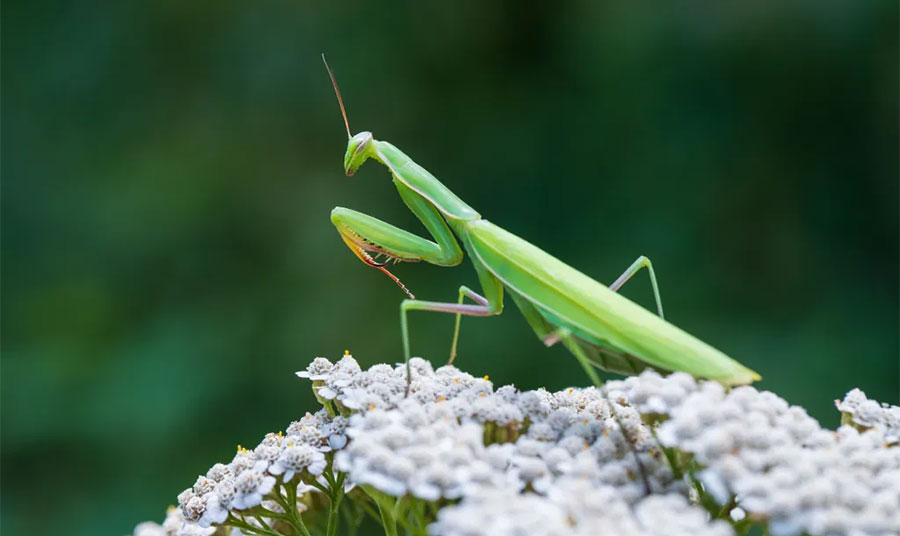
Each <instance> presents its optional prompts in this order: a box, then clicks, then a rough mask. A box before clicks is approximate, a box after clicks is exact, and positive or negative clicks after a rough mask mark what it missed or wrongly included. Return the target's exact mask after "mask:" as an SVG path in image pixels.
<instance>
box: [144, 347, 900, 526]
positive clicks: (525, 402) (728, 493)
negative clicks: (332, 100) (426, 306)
mask: <svg viewBox="0 0 900 536" xmlns="http://www.w3.org/2000/svg"><path fill="white" fill-rule="evenodd" d="M407 370H408V369H407V367H406V366H405V365H404V364H398V365H386V364H381V365H374V366H372V367H370V368H368V369H362V368H361V367H360V366H359V364H358V363H357V362H356V360H355V359H354V358H353V357H352V356H351V355H350V354H349V352H347V353H346V354H345V355H344V356H343V357H342V358H341V359H340V360H338V361H337V362H336V363H332V362H331V361H329V360H327V359H325V358H316V359H315V360H314V361H313V362H312V363H311V364H310V365H309V366H308V367H307V368H306V369H305V370H303V371H300V372H298V373H297V375H298V376H299V377H301V378H303V379H305V380H308V381H311V382H312V389H313V392H314V394H315V395H316V398H317V400H318V401H319V402H320V403H321V404H322V409H320V410H318V411H315V412H309V413H306V414H305V415H303V416H302V417H300V418H299V419H298V420H296V421H294V422H292V423H290V424H289V425H288V426H287V428H286V429H285V430H284V431H283V432H274V433H269V434H266V435H265V436H264V437H263V439H262V440H261V441H260V443H259V444H258V445H256V446H255V447H254V448H252V449H248V448H243V447H239V448H238V451H237V453H236V454H235V455H234V457H233V458H232V460H231V461H230V462H228V463H217V464H214V465H213V466H212V467H211V468H210V469H209V470H208V471H207V472H206V474H205V475H201V476H199V477H198V478H197V479H196V480H195V482H194V484H193V485H192V486H191V487H189V488H187V489H185V490H184V491H183V492H182V493H181V494H179V495H178V507H177V508H173V509H171V510H170V511H169V513H168V515H167V517H166V520H165V522H164V523H163V524H162V525H156V524H155V523H143V524H141V525H138V526H137V527H136V528H135V532H134V534H135V535H136V536H162V535H165V536H209V535H211V534H212V533H213V531H215V530H216V527H230V528H231V529H233V531H234V532H232V533H230V534H238V532H237V531H240V533H241V534H247V535H253V534H271V533H279V534H294V533H304V534H305V533H307V532H309V533H310V534H316V531H317V530H319V528H320V527H324V529H323V530H324V532H323V533H326V534H333V533H334V532H333V531H334V530H335V525H334V524H335V523H337V521H336V520H338V519H341V518H342V517H343V518H345V519H348V520H352V519H354V516H353V515H351V516H349V517H348V516H346V515H343V516H341V515H339V513H340V512H338V511H337V509H336V508H337V507H334V506H333V505H340V504H341V503H342V501H344V504H347V503H348V502H358V501H361V502H365V503H368V502H371V503H374V504H370V505H369V506H368V507H365V506H364V507H362V509H361V510H359V512H363V511H366V509H368V511H369V512H371V513H375V512H378V513H380V514H379V515H378V516H377V517H379V518H380V519H379V520H380V521H381V522H382V523H383V524H385V527H386V530H387V531H388V533H393V532H396V530H397V528H396V526H395V525H396V524H397V523H400V524H402V526H404V527H406V528H409V529H410V530H411V531H412V532H416V533H425V532H426V531H427V532H428V533H429V534H432V535H435V536H476V535H482V534H484V535H488V534H490V535H492V536H493V535H501V536H502V535H510V536H512V535H516V536H518V535H520V534H542V535H555V534H559V535H563V534H566V535H568V534H574V535H576V536H581V535H585V536H586V535H589V534H591V535H592V534H607V533H608V534H621V535H642V536H643V535H652V536H657V535H659V536H662V535H670V534H685V535H687V534H689V535H691V536H728V535H732V534H735V530H734V527H737V528H739V529H740V532H741V533H743V532H744V531H745V530H746V529H747V527H748V526H750V525H753V524H759V525H764V526H765V529H766V530H767V531H768V532H769V533H770V534H772V535H773V536H794V535H796V536H799V535H801V534H808V535H810V536H831V535H839V534H847V535H854V536H855V535H863V534H865V535H874V536H888V535H897V534H900V517H898V516H897V515H896V512H897V511H898V510H900V445H898V435H900V425H898V421H900V417H898V411H900V408H897V407H896V406H888V405H884V404H879V403H878V402H875V401H872V400H869V399H867V398H866V396H865V395H864V394H863V393H862V391H859V390H853V391H851V392H849V393H848V394H847V396H846V397H845V398H844V399H843V400H841V401H838V402H837V406H838V409H839V410H840V411H842V412H843V414H844V418H843V422H844V424H845V425H844V426H841V427H840V428H838V429H837V430H826V429H823V428H822V427H821V426H820V425H819V423H818V422H817V421H816V420H815V419H813V418H811V417H810V416H809V415H808V414H807V413H806V412H805V411H804V410H803V409H802V408H800V407H797V406H791V405H790V404H788V403H787V402H785V401H784V400H783V399H781V398H780V397H778V396H776V395H775V394H773V393H770V392H766V391H758V390H757V389H754V388H752V387H737V388H733V389H731V390H727V389H726V388H724V387H723V386H722V385H720V384H718V383H715V382H711V381H696V380H695V379H694V378H692V377H691V376H689V375H687V374H684V373H674V374H669V375H667V376H663V375H661V374H659V373H657V372H654V371H650V370H648V371H645V372H643V373H642V374H640V375H639V376H633V377H630V378H626V379H624V380H618V381H610V382H608V383H606V384H605V385H604V386H603V387H602V388H595V387H588V388H576V387H571V388H567V389H563V390H560V391H556V392H551V391H547V390H545V389H537V390H532V391H520V390H518V389H516V388H515V387H514V386H510V385H507V386H500V387H496V388H495V386H494V383H493V382H491V381H490V379H489V378H488V377H486V376H484V377H479V376H477V375H471V374H468V373H466V372H463V371H461V370H459V369H457V368H455V367H452V366H443V367H440V368H437V369H435V368H433V367H432V366H431V364H430V363H428V362H427V361H425V360H422V359H418V358H414V359H412V360H411V361H410V363H409V370H411V371H412V377H411V382H409V387H410V388H409V392H408V393H407V381H408V378H407ZM329 505H332V506H329ZM357 521H358V520H357ZM392 529H393V530H392Z"/></svg>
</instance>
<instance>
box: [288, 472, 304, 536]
mask: <svg viewBox="0 0 900 536" xmlns="http://www.w3.org/2000/svg"><path fill="white" fill-rule="evenodd" d="M285 487H286V488H287V494H288V497H287V499H288V501H289V502H290V505H288V507H287V508H285V511H287V512H288V515H290V517H291V518H292V521H291V525H292V526H293V527H294V530H296V531H297V533H298V534H302V535H303V536H310V534H309V529H307V528H306V525H305V524H304V523H303V520H302V519H301V518H300V512H299V511H298V510H297V483H296V482H291V483H288V484H287V485H286V486H285Z"/></svg>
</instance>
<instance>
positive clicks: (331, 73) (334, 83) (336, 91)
mask: <svg viewBox="0 0 900 536" xmlns="http://www.w3.org/2000/svg"><path fill="white" fill-rule="evenodd" d="M322 61H323V62H324V63H325V69H326V70H327V71H328V76H329V77H331V85H332V86H334V94H335V95H337V100H338V104H339V105H340V106H341V115H343V116H344V126H345V127H347V139H350V138H352V137H353V135H352V134H350V122H349V121H347V110H346V109H345V108H344V99H342V98H341V90H340V89H338V85H337V80H335V79H334V71H332V70H331V67H329V66H328V60H326V59H325V53H324V52H323V53H322Z"/></svg>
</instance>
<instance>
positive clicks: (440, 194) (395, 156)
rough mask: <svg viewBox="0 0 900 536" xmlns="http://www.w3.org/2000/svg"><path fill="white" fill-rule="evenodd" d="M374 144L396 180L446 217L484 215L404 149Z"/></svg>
mask: <svg viewBox="0 0 900 536" xmlns="http://www.w3.org/2000/svg"><path fill="white" fill-rule="evenodd" d="M372 143H374V144H375V155H374V157H375V158H376V159H377V160H378V161H379V162H381V163H382V164H384V165H385V166H387V167H388V169H390V170H391V172H392V173H393V174H394V177H396V179H397V180H399V181H401V182H402V183H403V184H405V185H406V186H408V187H409V188H410V189H412V190H413V191H415V192H416V193H418V194H419V195H421V196H422V197H424V198H425V199H427V200H428V201H430V202H431V204H433V205H434V206H435V207H437V209H438V210H440V211H441V213H442V214H443V215H444V216H445V217H447V218H450V219H452V220H463V221H469V220H477V219H480V218H481V214H479V213H478V212H476V211H475V209H473V208H472V207H470V206H469V205H467V204H466V203H465V202H464V201H463V200H462V199H460V198H459V197H457V195H456V194H454V193H453V192H451V191H450V189H449V188H447V187H446V186H444V185H443V184H442V183H441V181H439V180H437V178H436V177H435V176H434V175H432V174H431V173H429V172H428V171H427V170H425V168H423V167H422V166H420V165H419V164H416V163H415V162H413V160H412V158H410V157H408V156H406V154H404V153H403V151H401V150H400V149H398V148H396V147H394V146H393V145H391V144H390V143H388V142H386V141H377V140H373V141H372Z"/></svg>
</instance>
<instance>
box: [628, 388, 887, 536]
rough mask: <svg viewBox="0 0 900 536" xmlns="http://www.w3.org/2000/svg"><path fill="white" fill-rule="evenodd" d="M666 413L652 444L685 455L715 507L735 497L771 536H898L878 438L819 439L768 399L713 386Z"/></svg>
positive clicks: (810, 426) (851, 434) (843, 433)
mask: <svg viewBox="0 0 900 536" xmlns="http://www.w3.org/2000/svg"><path fill="white" fill-rule="evenodd" d="M646 376H647V375H646V374H645V375H642V376H641V378H639V379H636V380H635V379H629V380H626V381H625V382H624V383H629V382H630V383H632V384H634V383H646V382H644V381H643V379H644V378H645V377H646ZM670 378H671V376H670ZM668 381H669V380H662V381H660V380H659V379H658V378H655V379H654V381H653V382H654V383H658V384H659V385H661V386H664V387H666V388H667V387H668V386H666V383H667V382H668ZM634 388H636V389H637V388H638V387H637V386H634ZM645 388H646V385H645V386H642V387H640V389H645ZM647 400H649V398H648V399H647ZM661 408H662V406H660V407H659V408H655V409H661ZM665 409H666V411H665V412H659V413H668V414H669V415H671V418H670V419H669V420H667V421H666V422H664V423H663V424H662V425H661V426H660V427H659V429H658V437H659V439H660V441H661V443H662V444H663V445H665V446H667V447H672V448H677V449H678V450H680V451H682V452H688V453H691V454H693V455H694V458H695V460H696V461H697V462H698V463H699V464H701V465H702V466H703V467H704V469H703V470H702V471H700V472H698V473H697V478H698V479H699V480H700V481H701V482H702V483H703V486H704V488H705V491H706V492H708V493H709V494H710V495H712V496H713V497H714V498H715V500H716V501H717V502H718V503H719V504H726V503H728V502H729V501H730V500H732V498H736V500H737V504H738V505H739V506H740V507H741V509H743V510H744V511H746V512H747V513H748V515H749V516H750V517H751V518H758V519H764V520H768V527H769V531H770V532H771V534H773V535H774V536H788V535H795V534H803V533H807V534H816V535H839V534H859V535H864V534H865V535H888V534H900V514H898V512H900V449H898V448H890V447H889V445H888V444H887V443H886V441H885V437H884V434H883V433H882V431H881V430H878V429H875V428H873V429H871V430H869V431H866V432H864V433H860V432H858V431H857V430H856V429H854V428H851V427H849V426H842V427H841V428H839V429H838V430H837V432H833V431H829V430H825V429H823V428H821V426H820V425H819V423H818V422H817V421H816V420H815V419H813V418H812V417H810V416H809V415H807V413H806V411H805V410H804V409H802V408H800V407H797V406H790V405H788V403H787V402H785V401H784V400H783V399H781V398H779V397H778V396H776V395H774V394H773V393H770V392H760V391H757V390H756V389H754V388H753V387H749V386H744V387H738V388H735V389H732V390H731V391H730V392H727V393H726V391H725V389H723V388H722V386H721V385H719V384H717V383H714V382H702V383H700V384H698V387H697V388H696V389H695V390H693V392H690V394H688V395H687V396H686V397H685V398H684V399H683V400H682V401H681V402H680V403H679V404H677V405H675V406H667V407H666V408H665Z"/></svg>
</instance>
